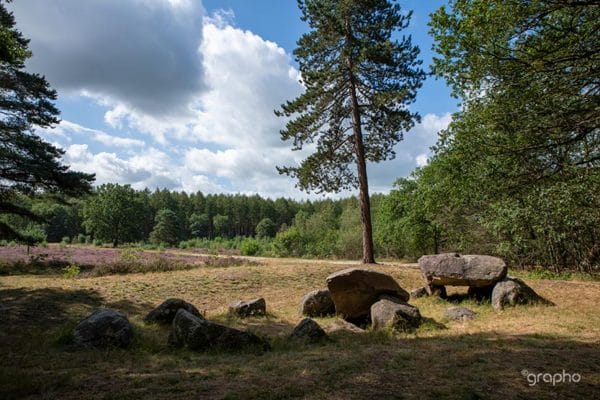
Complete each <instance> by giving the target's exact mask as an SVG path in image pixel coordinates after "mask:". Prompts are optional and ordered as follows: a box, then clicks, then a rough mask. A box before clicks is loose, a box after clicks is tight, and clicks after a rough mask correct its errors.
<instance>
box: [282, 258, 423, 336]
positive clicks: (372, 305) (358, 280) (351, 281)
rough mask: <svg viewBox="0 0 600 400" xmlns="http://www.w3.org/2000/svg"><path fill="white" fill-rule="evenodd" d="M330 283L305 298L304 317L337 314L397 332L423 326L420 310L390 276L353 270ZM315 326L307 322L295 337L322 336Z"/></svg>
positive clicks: (335, 275)
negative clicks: (309, 332) (409, 302)
mask: <svg viewBox="0 0 600 400" xmlns="http://www.w3.org/2000/svg"><path fill="white" fill-rule="evenodd" d="M326 283H327V288H328V289H327V290H323V289H321V290H314V291H312V292H310V293H307V294H306V295H305V296H304V298H303V299H302V302H301V303H300V314H302V315H307V316H311V317H319V316H327V315H333V314H337V315H338V316H340V317H341V318H342V319H343V320H345V321H347V322H349V323H351V324H356V325H359V326H366V325H368V324H369V323H370V324H371V325H372V326H373V328H374V329H382V328H383V327H386V326H391V327H392V328H393V329H397V330H412V329H415V328H417V327H418V326H419V324H420V323H421V314H420V313H419V310H418V309H417V308H416V307H415V306H412V305H410V304H408V303H407V302H408V299H409V297H410V295H409V293H408V292H407V291H406V290H404V289H403V288H402V287H400V285H398V282H396V280H394V278H393V277H391V276H390V275H388V274H384V273H382V272H378V271H373V270H370V269H361V268H349V269H344V270H341V271H337V272H335V273H333V274H331V275H329V276H328V277H327V279H326ZM315 325H316V322H314V321H312V320H311V319H309V318H307V319H304V320H303V321H301V322H300V324H299V325H298V326H297V327H296V329H295V330H294V336H296V334H300V332H304V331H306V330H308V331H311V332H312V330H313V329H314V330H315V335H316V336H319V335H321V334H320V333H316V332H319V330H318V329H316V327H317V326H318V325H316V326H315ZM352 326H353V327H354V328H355V329H356V330H357V331H362V329H360V328H358V327H355V325H352ZM319 329H320V327H319ZM323 333H324V332H323Z"/></svg>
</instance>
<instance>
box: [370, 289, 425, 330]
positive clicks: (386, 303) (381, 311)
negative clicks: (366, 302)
mask: <svg viewBox="0 0 600 400" xmlns="http://www.w3.org/2000/svg"><path fill="white" fill-rule="evenodd" d="M371 324H372V327H373V329H374V330H379V329H383V328H384V327H386V326H390V325H391V326H392V327H393V328H394V329H397V330H399V331H409V330H412V329H415V328H418V327H419V325H421V313H420V312H419V309H418V308H417V307H415V306H413V305H410V304H408V303H406V302H404V301H402V300H399V299H396V298H393V297H390V296H383V297H382V299H381V300H379V301H378V302H376V303H375V304H373V305H372V306H371Z"/></svg>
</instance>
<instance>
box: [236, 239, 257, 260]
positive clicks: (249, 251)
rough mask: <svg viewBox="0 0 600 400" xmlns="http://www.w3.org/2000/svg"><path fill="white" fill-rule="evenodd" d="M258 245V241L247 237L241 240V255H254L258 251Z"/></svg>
mask: <svg viewBox="0 0 600 400" xmlns="http://www.w3.org/2000/svg"><path fill="white" fill-rule="evenodd" d="M260 247H261V246H260V243H259V242H258V241H257V240H255V239H251V238H248V239H244V240H243V241H242V244H241V246H240V251H241V252H242V255H245V256H255V255H257V254H258V253H259V252H260V250H261V248H260Z"/></svg>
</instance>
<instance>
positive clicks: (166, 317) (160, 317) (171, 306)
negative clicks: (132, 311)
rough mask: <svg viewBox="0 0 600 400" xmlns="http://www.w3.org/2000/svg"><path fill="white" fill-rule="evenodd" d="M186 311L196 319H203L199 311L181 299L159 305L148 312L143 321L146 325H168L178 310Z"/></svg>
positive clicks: (169, 300)
mask: <svg viewBox="0 0 600 400" xmlns="http://www.w3.org/2000/svg"><path fill="white" fill-rule="evenodd" d="M180 309H181V310H186V311H187V312H189V313H190V314H192V315H195V316H196V317H198V318H202V319H204V317H203V316H202V314H200V311H198V309H197V308H196V307H194V306H193V305H192V304H190V303H188V302H187V301H184V300H182V299H167V300H165V301H164V302H163V303H161V304H160V305H159V306H158V307H156V308H155V309H154V310H152V311H150V312H149V313H148V314H147V315H146V316H145V317H144V321H145V322H148V323H152V322H155V323H159V324H170V323H172V322H173V318H175V314H177V311H179V310H180Z"/></svg>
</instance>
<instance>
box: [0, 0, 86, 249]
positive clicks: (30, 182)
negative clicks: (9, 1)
mask: <svg viewBox="0 0 600 400" xmlns="http://www.w3.org/2000/svg"><path fill="white" fill-rule="evenodd" d="M28 43H29V41H28V40H27V39H25V38H24V37H23V35H22V34H21V32H19V31H18V30H17V29H15V19H14V16H13V14H12V13H10V12H9V11H8V10H7V9H6V6H5V4H3V2H0V215H1V214H12V215H20V216H22V217H25V218H32V219H38V220H39V218H38V217H36V216H35V215H34V214H33V213H31V212H30V211H28V210H26V209H25V208H23V207H20V206H19V205H18V204H16V200H15V198H16V196H17V195H18V193H25V194H30V195H31V194H36V193H40V192H43V193H46V194H62V195H69V196H75V195H80V194H83V193H87V192H88V191H90V189H91V182H93V180H94V176H93V175H88V174H84V173H80V172H73V171H70V170H69V167H68V166H65V165H62V164H61V163H60V158H61V157H62V155H63V154H64V151H63V150H61V149H58V148H56V147H55V146H52V145H51V144H49V143H47V142H45V141H43V140H42V139H41V138H40V137H39V136H37V135H35V133H34V129H35V127H40V128H49V127H52V126H53V125H54V124H57V123H58V122H59V120H58V114H59V111H58V109H57V108H56V107H55V106H54V104H53V101H54V100H56V97H57V96H56V91H54V90H53V89H51V88H50V86H49V84H48V82H47V81H46V79H45V78H44V77H43V76H40V75H38V74H32V73H28V72H26V71H25V61H26V60H27V58H29V57H31V52H30V51H29V49H28ZM0 237H5V238H18V239H23V235H21V234H20V233H19V232H17V231H16V230H15V229H13V228H11V226H10V225H9V224H8V223H6V222H5V221H3V220H0Z"/></svg>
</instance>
